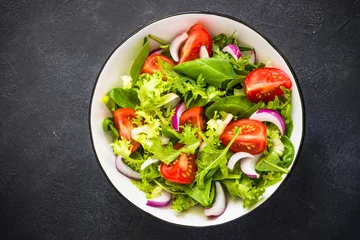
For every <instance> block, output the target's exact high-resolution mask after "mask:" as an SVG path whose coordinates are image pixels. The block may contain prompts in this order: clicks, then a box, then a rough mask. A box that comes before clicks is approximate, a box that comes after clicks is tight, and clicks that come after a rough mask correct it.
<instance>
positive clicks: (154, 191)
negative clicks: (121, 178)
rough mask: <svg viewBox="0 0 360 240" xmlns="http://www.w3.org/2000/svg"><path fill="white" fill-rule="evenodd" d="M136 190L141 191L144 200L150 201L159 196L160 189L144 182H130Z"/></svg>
mask: <svg viewBox="0 0 360 240" xmlns="http://www.w3.org/2000/svg"><path fill="white" fill-rule="evenodd" d="M131 182H132V183H133V184H134V185H135V186H136V188H137V189H139V190H140V191H143V192H144V193H145V194H146V198H148V199H152V198H156V197H158V196H160V194H161V191H162V188H161V187H160V186H158V185H157V184H154V183H148V182H144V181H138V180H131Z"/></svg>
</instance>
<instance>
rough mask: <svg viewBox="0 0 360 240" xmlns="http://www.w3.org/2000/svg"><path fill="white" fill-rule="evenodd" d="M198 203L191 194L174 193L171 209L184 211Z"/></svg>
mask: <svg viewBox="0 0 360 240" xmlns="http://www.w3.org/2000/svg"><path fill="white" fill-rule="evenodd" d="M196 204H197V202H196V201H195V200H194V199H192V198H191V197H190V196H187V195H184V194H173V196H172V206H171V209H173V210H175V211H176V212H183V211H185V210H187V209H189V208H191V207H193V206H195V205H196Z"/></svg>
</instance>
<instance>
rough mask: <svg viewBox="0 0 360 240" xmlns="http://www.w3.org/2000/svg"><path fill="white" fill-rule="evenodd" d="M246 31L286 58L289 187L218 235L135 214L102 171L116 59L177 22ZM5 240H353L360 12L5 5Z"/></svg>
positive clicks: (76, 1) (0, 193) (150, 4)
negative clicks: (225, 20)
mask: <svg viewBox="0 0 360 240" xmlns="http://www.w3.org/2000/svg"><path fill="white" fill-rule="evenodd" d="M190 10H208V11H216V12H219V13H225V14H229V15H232V16H234V17H237V18H239V19H242V20H243V21H246V22H248V23H249V24H250V25H252V26H254V27H255V28H257V29H258V30H259V31H261V32H262V33H263V34H265V35H266V36H267V37H269V38H270V39H271V40H272V41H273V42H274V43H275V44H276V45H277V46H278V47H279V48H280V50H281V51H282V52H283V53H284V54H285V55H286V56H287V58H288V60H289V61H290V63H291V64H292V66H293V68H294V70H295V72H296V74H297V76H298V79H299V83H300V86H301V88H302V91H303V96H304V100H305V108H306V120H307V126H306V134H305V142H304V146H303V151H302V153H301V155H300V158H299V161H298V163H297V166H296V168H295V169H294V170H293V173H292V175H291V177H290V178H289V179H288V180H287V181H286V183H285V184H284V186H282V187H281V188H280V190H279V192H277V193H276V194H275V195H274V196H273V197H272V198H271V200H270V201H268V202H267V203H265V204H264V206H263V207H262V210H261V211H255V212H253V213H251V214H249V215H247V216H246V217H244V218H241V219H238V220H236V221H233V222H231V223H228V224H225V225H221V226H218V227H210V228H200V229H191V228H184V227H178V226H173V225H169V224H167V223H164V222H162V221H160V220H157V219H155V218H153V217H151V216H149V215H147V214H144V213H143V212H141V211H140V210H138V209H136V208H135V207H133V206H131V205H130V204H128V203H127V202H126V201H125V200H124V199H123V198H121V197H120V196H119V195H118V194H117V193H116V191H115V190H114V189H113V188H112V187H111V185H110V184H109V182H108V181H107V179H106V177H105V176H104V175H103V173H102V172H101V170H100V168H99V166H98V164H97V162H96V159H95V156H94V154H93V150H92V147H91V143H90V136H89V131H88V124H89V123H88V105H89V102H90V96H91V91H92V88H93V84H94V83H95V80H96V77H97V74H98V72H99V70H100V68H101V66H102V65H103V63H104V61H105V60H106V58H107V57H108V54H109V53H110V52H111V51H112V50H113V48H114V47H115V46H116V45H117V44H118V43H119V42H120V41H121V40H123V39H124V38H125V37H126V36H127V35H129V34H130V33H132V32H133V31H134V30H136V29H137V28H139V27H140V26H142V25H144V24H146V23H147V22H149V21H153V20H155V19H157V18H159V17H163V16H166V15H169V14H173V13H176V12H182V11H190ZM0 46H1V48H0V116H1V121H0V123H1V124H0V159H1V166H0V216H1V219H2V224H1V225H0V236H1V238H3V239H170V238H171V239H172V238H174V236H175V239H177V238H178V239H239V237H241V239H249V238H252V239H261V238H262V239H265V238H266V239H275V238H276V239H305V238H306V239H315V238H320V239H330V238H332V239H359V238H360V231H359V227H358V223H359V221H360V203H359V202H360V187H359V186H360V162H359V160H360V147H359V144H358V141H359V139H360V130H359V126H358V124H360V110H359V107H358V104H359V102H360V90H359V86H360V85H359V83H360V78H359V76H360V61H359V55H360V1H359V0H349V1H341V0H334V1H326V0H322V1H320V0H313V1H312V0H304V1H302V0H295V1H291V2H290V1H286V0H280V1H277V0H271V1H265V0H254V1H250V0H249V1H235V0H233V1H225V0H217V1H213V0H211V1H206V0H203V1H196V2H193V1H188V0H187V1H165V0H163V1H145V0H142V1H115V0H110V1H93V0H73V1H71V0H57V1H54V0H36V1H25V0H18V1H5V0H3V1H1V3H0Z"/></svg>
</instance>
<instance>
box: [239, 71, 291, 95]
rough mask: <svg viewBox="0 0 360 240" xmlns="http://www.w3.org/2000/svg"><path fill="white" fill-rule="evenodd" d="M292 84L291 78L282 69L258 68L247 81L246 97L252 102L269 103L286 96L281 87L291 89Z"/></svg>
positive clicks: (248, 76) (250, 74)
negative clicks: (276, 97) (277, 97)
mask: <svg viewBox="0 0 360 240" xmlns="http://www.w3.org/2000/svg"><path fill="white" fill-rule="evenodd" d="M291 84H292V83H291V80H290V77H289V76H288V75H287V74H286V73H285V72H284V71H282V70H280V69H277V68H267V67H264V68H258V69H256V70H254V71H252V72H250V73H249V75H247V77H246V79H245V91H246V96H247V97H248V99H249V100H250V101H252V102H259V101H263V102H269V101H272V100H274V98H275V96H281V95H282V94H284V92H283V91H282V90H281V88H280V87H281V86H282V87H285V88H287V89H290V88H291Z"/></svg>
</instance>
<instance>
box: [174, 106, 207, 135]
mask: <svg viewBox="0 0 360 240" xmlns="http://www.w3.org/2000/svg"><path fill="white" fill-rule="evenodd" d="M185 124H191V125H192V126H194V125H195V126H196V127H197V128H198V129H199V130H200V131H204V129H205V110H204V108H203V107H194V108H190V109H188V110H186V111H185V112H184V113H183V114H182V115H181V117H180V126H184V125H185ZM180 131H182V129H180Z"/></svg>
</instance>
